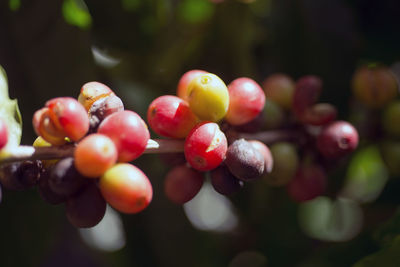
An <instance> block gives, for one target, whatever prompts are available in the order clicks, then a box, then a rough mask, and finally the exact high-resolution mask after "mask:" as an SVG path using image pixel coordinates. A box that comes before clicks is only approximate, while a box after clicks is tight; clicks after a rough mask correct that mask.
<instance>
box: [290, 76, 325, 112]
mask: <svg viewBox="0 0 400 267" xmlns="http://www.w3.org/2000/svg"><path fill="white" fill-rule="evenodd" d="M321 91H322V80H321V79H320V78H318V77H317V76H314V75H308V76H304V77H302V78H300V79H299V80H298V81H297V82H296V89H295V91H294V95H293V109H294V112H295V114H296V115H297V116H299V115H300V116H301V114H303V112H304V111H305V110H306V109H307V108H308V107H310V106H312V105H314V104H315V103H316V102H317V101H318V99H319V96H320V94H321Z"/></svg>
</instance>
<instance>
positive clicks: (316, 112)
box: [298, 103, 337, 126]
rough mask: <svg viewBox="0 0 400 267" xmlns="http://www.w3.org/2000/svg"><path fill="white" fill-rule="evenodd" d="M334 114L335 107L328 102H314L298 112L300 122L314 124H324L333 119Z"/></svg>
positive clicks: (335, 111)
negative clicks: (301, 111) (300, 112)
mask: <svg viewBox="0 0 400 267" xmlns="http://www.w3.org/2000/svg"><path fill="white" fill-rule="evenodd" d="M336 115H337V110H336V107H335V106H333V105H331V104H328V103H318V104H315V105H313V106H311V107H308V108H306V109H305V111H304V112H303V113H302V114H298V116H299V120H300V121H301V122H303V123H305V124H311V125H315V126H321V125H325V124H327V123H330V122H332V121H334V120H335V119H336Z"/></svg>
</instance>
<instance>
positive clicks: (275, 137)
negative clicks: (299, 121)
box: [234, 130, 303, 145]
mask: <svg viewBox="0 0 400 267" xmlns="http://www.w3.org/2000/svg"><path fill="white" fill-rule="evenodd" d="M234 136H235V139H240V138H243V139H246V140H258V141H261V142H263V143H265V144H267V145H269V144H273V143H276V142H280V141H292V142H296V141H297V142H298V141H300V139H301V138H302V136H303V135H302V133H301V132H299V131H296V130H269V131H264V132H257V133H236V134H235V135H234Z"/></svg>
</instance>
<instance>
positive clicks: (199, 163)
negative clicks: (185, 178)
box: [184, 122, 228, 171]
mask: <svg viewBox="0 0 400 267" xmlns="http://www.w3.org/2000/svg"><path fill="white" fill-rule="evenodd" d="M227 148H228V146H227V140H226V137H225V134H224V133H223V132H222V131H221V130H220V129H219V126H218V124H216V123H213V122H202V123H200V124H198V125H197V126H196V127H194V128H193V129H192V130H191V132H190V133H189V134H188V136H187V137H186V140H185V147H184V150H185V158H186V160H187V161H188V162H189V163H190V165H191V166H192V167H193V168H194V169H196V170H199V171H209V170H212V169H214V168H216V167H218V166H219V165H220V164H221V162H222V161H223V160H224V158H225V155H226V151H227Z"/></svg>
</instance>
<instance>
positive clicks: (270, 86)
mask: <svg viewBox="0 0 400 267" xmlns="http://www.w3.org/2000/svg"><path fill="white" fill-rule="evenodd" d="M262 87H263V89H264V92H265V97H266V98H267V99H269V100H270V101H273V102H274V103H276V104H278V105H279V106H280V107H281V108H284V109H286V110H288V109H291V108H292V99H293V92H294V88H295V83H294V81H293V80H292V78H290V77H289V76H287V75H286V74H282V73H276V74H272V75H270V76H268V77H267V78H266V79H265V80H264V82H263V84H262Z"/></svg>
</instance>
